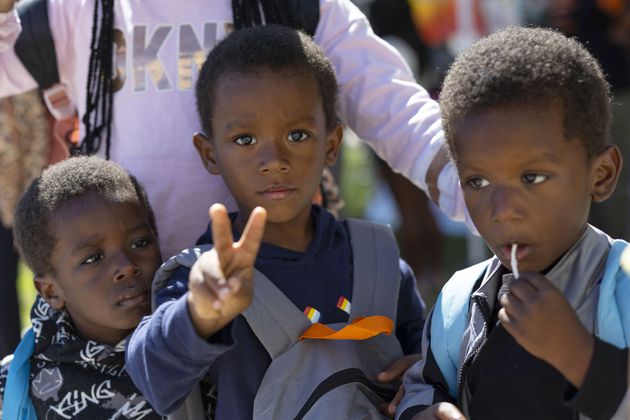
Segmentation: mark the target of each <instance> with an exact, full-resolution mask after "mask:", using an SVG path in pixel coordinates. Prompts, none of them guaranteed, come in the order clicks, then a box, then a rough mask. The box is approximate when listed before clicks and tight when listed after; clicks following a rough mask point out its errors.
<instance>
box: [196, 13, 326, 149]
mask: <svg viewBox="0 0 630 420" xmlns="http://www.w3.org/2000/svg"><path fill="white" fill-rule="evenodd" d="M263 70H271V71H273V72H278V73H283V72H289V73H294V72H307V73H308V74H310V75H312V76H313V77H314V78H315V80H316V81H317V85H318V87H319V93H320V96H321V98H322V105H323V107H324V115H325V117H326V128H328V129H332V128H333V127H334V126H335V124H336V123H337V121H338V120H337V117H336V114H335V106H336V101H337V79H336V77H335V71H334V70H333V67H332V65H331V64H330V61H329V60H328V58H326V56H325V55H324V53H323V52H322V51H321V50H320V49H319V47H318V46H317V45H316V44H315V43H314V42H313V40H312V39H311V38H310V37H309V36H308V35H306V34H304V33H303V32H301V31H295V30H293V29H291V28H288V27H285V26H280V25H265V26H255V27H253V28H244V29H240V30H238V31H234V32H232V33H231V34H230V35H228V36H227V37H226V38H225V39H224V40H223V41H221V42H220V43H219V44H218V45H217V46H216V47H214V48H213V49H212V51H210V54H208V58H207V59H206V62H205V63H204V64H203V66H202V67H201V70H200V72H199V78H198V80H197V85H196V96H197V111H198V113H199V118H200V121H201V127H202V129H203V131H204V133H205V134H206V136H208V137H211V136H212V118H213V115H214V106H215V101H216V98H215V95H216V89H217V82H218V80H219V78H220V77H221V76H223V75H225V74H232V73H240V74H256V73H258V72H260V71H263Z"/></svg>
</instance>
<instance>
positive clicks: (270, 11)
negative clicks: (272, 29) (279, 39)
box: [232, 0, 302, 29]
mask: <svg viewBox="0 0 630 420" xmlns="http://www.w3.org/2000/svg"><path fill="white" fill-rule="evenodd" d="M232 14H233V16H234V29H243V28H249V27H252V26H258V25H268V24H271V23H275V24H278V25H283V26H288V27H290V28H293V29H302V28H299V27H298V23H297V20H296V19H295V16H294V15H293V13H292V7H291V5H290V4H289V0H232Z"/></svg>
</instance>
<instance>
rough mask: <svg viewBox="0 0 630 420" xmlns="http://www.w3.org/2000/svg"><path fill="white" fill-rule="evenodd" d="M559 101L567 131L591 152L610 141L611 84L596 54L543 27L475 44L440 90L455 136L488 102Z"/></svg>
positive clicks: (449, 132) (450, 136) (449, 134)
mask: <svg viewBox="0 0 630 420" xmlns="http://www.w3.org/2000/svg"><path fill="white" fill-rule="evenodd" d="M556 101H557V102H558V103H560V104H561V105H562V107H563V110H564V131H565V137H566V139H567V140H569V139H575V138H577V139H579V141H581V142H582V144H583V145H584V148H585V150H586V154H587V156H588V158H589V160H590V159H591V158H593V157H594V156H597V155H599V154H600V153H601V152H602V150H603V149H604V148H605V147H606V145H607V144H608V143H609V142H610V140H609V131H610V122H611V118H612V117H611V105H610V88H609V85H608V82H607V81H606V79H605V77H604V74H603V72H602V70H601V67H600V65H599V63H598V62H597V60H596V59H595V58H593V56H592V55H591V54H590V53H589V52H588V51H587V50H586V49H585V48H584V47H583V46H582V45H581V44H580V43H579V42H578V41H576V40H573V39H570V38H567V37H566V36H564V35H562V34H560V33H559V32H557V31H554V30H551V29H542V28H524V27H510V28H507V29H505V30H502V31H499V32H497V33H495V34H492V35H490V36H488V37H486V38H483V39H481V40H480V41H478V42H476V43H475V44H473V45H472V46H471V47H470V48H469V49H468V50H466V51H465V52H464V53H462V54H461V55H460V56H459V57H458V58H457V59H456V60H455V62H454V63H453V65H452V66H451V68H450V70H449V71H448V74H447V76H446V78H445V80H444V85H443V89H442V93H441V95H440V108H441V111H442V124H443V127H444V131H445V134H446V139H447V141H448V144H449V148H450V152H451V155H452V157H453V158H455V160H456V159H457V156H456V153H455V152H456V151H455V150H454V148H453V140H454V137H455V135H456V134H457V130H458V128H459V126H460V124H461V123H462V122H463V121H464V119H466V118H467V117H468V116H470V115H472V114H474V113H476V112H478V111H482V110H484V109H489V108H497V107H503V106H510V105H525V106H530V107H536V106H544V105H548V104H550V103H555V102H556Z"/></svg>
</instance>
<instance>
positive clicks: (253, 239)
mask: <svg viewBox="0 0 630 420" xmlns="http://www.w3.org/2000/svg"><path fill="white" fill-rule="evenodd" d="M266 222H267V210H265V209H264V208H262V207H256V208H255V209H254V210H252V213H251V214H250V215H249V219H248V220H247V225H246V226H245V229H243V234H242V235H241V239H240V240H239V241H238V243H237V244H236V246H237V247H238V248H239V249H241V250H242V251H245V252H246V253H247V254H249V255H251V256H253V258H254V259H255V258H256V254H258V248H260V242H262V237H263V234H264V233H265V223H266Z"/></svg>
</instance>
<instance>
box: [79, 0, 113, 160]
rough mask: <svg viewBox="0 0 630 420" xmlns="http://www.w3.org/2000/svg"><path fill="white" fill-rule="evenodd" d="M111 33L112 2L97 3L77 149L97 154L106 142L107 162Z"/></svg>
mask: <svg viewBox="0 0 630 420" xmlns="http://www.w3.org/2000/svg"><path fill="white" fill-rule="evenodd" d="M113 34H114V0H96V2H95V4H94V15H93V17H92V41H91V43H90V61H89V65H88V77H87V95H86V103H85V114H84V115H83V119H82V121H83V124H84V125H85V137H84V138H83V141H82V142H81V145H80V146H79V153H80V154H92V153H96V151H98V149H99V147H100V145H101V142H102V141H103V140H105V157H106V159H109V148H110V140H111V135H112V130H111V125H112V111H113V110H112V108H113V93H114V91H113V88H112V83H113V79H112V65H113V63H112V59H113V48H114V46H113Z"/></svg>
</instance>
